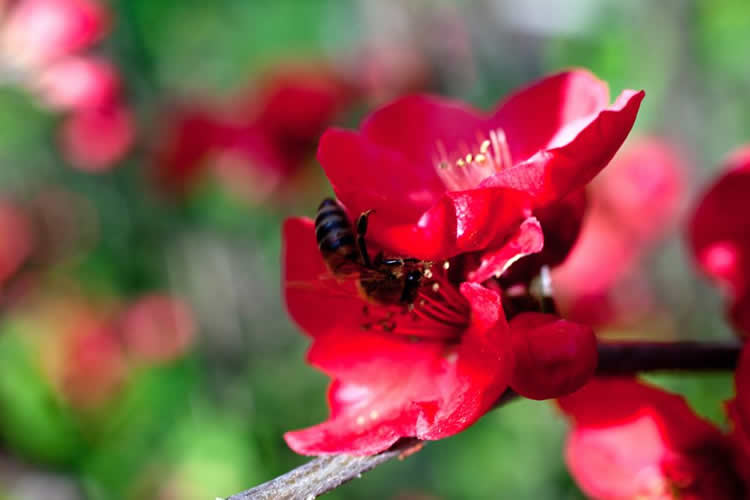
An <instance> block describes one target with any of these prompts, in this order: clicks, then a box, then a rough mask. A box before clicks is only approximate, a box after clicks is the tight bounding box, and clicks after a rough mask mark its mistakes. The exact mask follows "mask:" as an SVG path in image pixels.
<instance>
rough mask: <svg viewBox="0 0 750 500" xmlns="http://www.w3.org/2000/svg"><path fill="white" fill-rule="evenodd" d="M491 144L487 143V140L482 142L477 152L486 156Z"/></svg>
mask: <svg viewBox="0 0 750 500" xmlns="http://www.w3.org/2000/svg"><path fill="white" fill-rule="evenodd" d="M491 144H492V143H491V142H490V141H489V139H488V140H485V141H482V145H481V146H479V152H480V153H482V154H486V153H487V151H489V150H490V145H491Z"/></svg>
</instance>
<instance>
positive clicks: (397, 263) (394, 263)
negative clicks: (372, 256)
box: [382, 259, 406, 266]
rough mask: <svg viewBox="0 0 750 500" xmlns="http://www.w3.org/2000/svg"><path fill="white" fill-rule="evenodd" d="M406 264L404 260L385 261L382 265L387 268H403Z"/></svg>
mask: <svg viewBox="0 0 750 500" xmlns="http://www.w3.org/2000/svg"><path fill="white" fill-rule="evenodd" d="M404 262H406V261H405V260H404V259H383V260H382V264H384V265H386V266H401V265H403V264H404Z"/></svg>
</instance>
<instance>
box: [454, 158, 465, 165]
mask: <svg viewBox="0 0 750 500" xmlns="http://www.w3.org/2000/svg"><path fill="white" fill-rule="evenodd" d="M456 165H457V166H459V167H463V166H464V165H466V163H465V162H464V160H463V158H459V159H458V160H456Z"/></svg>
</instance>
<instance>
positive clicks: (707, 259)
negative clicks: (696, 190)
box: [688, 146, 750, 337]
mask: <svg viewBox="0 0 750 500" xmlns="http://www.w3.org/2000/svg"><path fill="white" fill-rule="evenodd" d="M723 170H724V173H723V174H722V176H721V177H720V178H719V179H718V180H717V181H716V182H715V183H714V184H713V186H711V187H710V188H709V189H708V190H707V191H706V193H705V194H704V195H703V198H702V199H701V201H700V202H699V203H698V206H697V208H696V210H695V213H694V214H693V216H692V219H691V220H690V225H689V228H688V229H689V232H688V242H689V245H690V249H691V250H692V253H693V257H694V258H695V261H696V263H697V265H698V267H699V268H700V269H701V271H703V272H704V273H705V274H706V275H707V276H709V277H710V278H712V279H713V280H714V281H716V282H717V283H718V284H719V285H720V286H721V287H722V289H723V290H724V292H725V293H726V295H727V296H728V297H729V301H730V303H729V318H730V320H731V321H732V323H733V325H734V326H735V328H736V329H737V331H738V332H739V333H740V334H741V335H742V336H743V337H746V336H748V335H750V312H749V311H750V218H748V215H747V214H748V209H750V147H748V146H745V147H743V148H741V149H739V150H738V151H736V152H735V153H734V154H732V155H731V156H730V157H729V159H728V160H727V161H726V162H725V165H724V169H723Z"/></svg>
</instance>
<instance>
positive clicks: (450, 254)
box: [284, 71, 643, 454]
mask: <svg viewBox="0 0 750 500" xmlns="http://www.w3.org/2000/svg"><path fill="white" fill-rule="evenodd" d="M642 96H643V94H642V93H635V92H630V91H628V92H626V93H624V94H623V96H621V98H620V99H619V100H618V102H617V103H616V104H615V105H614V106H613V107H612V108H611V109H604V106H605V105H606V100H607V96H606V88H605V87H604V86H603V84H602V83H601V82H599V81H597V80H595V79H594V78H593V77H592V76H591V75H590V74H588V73H586V72H580V71H579V72H571V73H566V74H561V75H557V76H554V77H551V78H549V79H546V80H543V81H541V82H539V83H537V84H535V85H533V86H531V87H530V88H529V89H527V90H525V91H522V92H521V93H519V94H517V95H515V96H514V97H512V98H511V99H509V100H508V101H507V102H506V103H505V104H504V105H503V106H501V107H500V109H499V110H498V111H497V112H496V113H495V114H494V115H491V116H490V117H483V116H481V115H479V114H478V113H475V112H473V111H471V110H469V109H467V108H465V107H463V106H461V105H459V104H457V103H448V102H445V101H442V100H439V99H437V98H431V97H424V96H414V97H407V98H404V99H401V100H399V101H396V102H395V103H394V104H391V105H389V106H386V107H385V108H383V109H381V110H380V111H377V112H376V113H375V114H373V115H372V116H371V117H370V118H369V119H368V120H366V121H365V123H364V125H363V130H362V132H360V133H356V132H346V131H341V130H331V131H328V132H327V133H326V134H325V135H324V137H323V139H322V141H321V145H320V149H319V152H318V157H319V159H320V161H321V163H322V164H323V167H324V168H325V170H326V173H327V174H328V177H329V179H330V180H331V183H332V184H333V187H334V190H335V191H336V193H337V195H338V196H339V198H340V200H341V201H342V202H343V203H344V205H345V207H346V209H347V210H348V212H349V219H350V220H353V219H354V218H355V217H356V216H357V215H359V214H360V213H363V212H366V211H370V210H374V212H373V213H372V215H371V217H370V219H369V221H370V223H371V225H370V228H371V230H369V231H368V233H367V235H368V245H369V246H370V248H371V249H373V251H381V250H382V251H383V252H384V253H385V255H389V256H400V257H410V258H417V259H424V261H430V264H429V268H428V271H429V272H425V273H424V275H423V279H422V281H421V282H420V286H419V288H418V290H417V295H416V299H415V300H414V302H413V303H411V304H410V305H409V306H408V307H407V306H406V305H405V304H402V305H399V306H387V305H382V304H380V305H379V304H377V303H372V302H368V301H367V300H365V299H364V298H363V297H362V295H361V294H360V293H359V292H358V290H357V286H356V280H355V281H351V282H347V281H344V282H339V281H337V280H336V279H334V278H333V276H330V274H329V273H328V271H327V268H326V266H325V264H324V261H323V258H322V257H321V253H320V250H319V249H318V248H317V246H316V243H315V241H316V238H315V230H314V226H313V223H312V221H310V220H306V219H290V220H289V221H287V223H286V225H285V227H284V264H285V273H284V280H285V295H286V303H287V307H288V310H289V313H290V315H291V316H292V318H293V319H294V320H295V322H296V323H297V324H298V325H299V326H300V327H301V328H302V329H303V330H304V331H305V332H306V333H308V334H309V335H310V336H312V337H313V345H312V347H311V349H310V352H309V354H308V361H309V362H310V363H311V364H313V365H315V366H316V367H318V368H320V369H321V370H323V371H324V372H326V373H327V374H329V375H330V376H331V377H333V379H334V381H333V383H332V385H331V389H330V393H329V403H330V406H331V416H330V418H329V420H327V421H326V422H324V423H322V424H319V425H317V426H315V427H311V428H309V429H305V430H301V431H295V432H290V433H287V434H286V440H287V443H288V444H289V445H290V446H291V447H292V448H293V449H294V450H295V451H297V452H299V453H303V454H326V453H354V454H370V453H376V452H379V451H382V450H384V449H386V448H388V447H389V446H391V445H392V444H393V443H394V442H395V441H396V440H398V439H399V438H401V437H409V436H415V437H418V438H420V439H440V438H443V437H446V436H449V435H452V434H455V433H456V432H459V431H461V430H463V429H464V428H466V427H467V426H469V425H471V424H472V423H473V422H474V421H475V420H476V419H478V418H479V417H480V416H481V415H482V414H483V413H484V412H485V411H487V410H488V409H489V408H490V407H491V406H492V404H493V403H494V402H495V401H496V400H497V398H498V396H499V395H500V394H502V392H503V391H504V390H505V388H506V387H507V386H508V385H510V386H511V387H512V388H513V389H514V390H516V391H517V392H519V393H520V394H521V395H523V396H526V397H530V398H536V399H545V398H550V397H557V396H560V395H562V394H567V393H569V392H571V391H573V390H576V389H577V388H578V387H580V386H581V385H582V384H583V383H585V382H586V380H588V378H589V377H591V375H592V374H593V371H594V368H595V366H596V358H597V356H596V345H595V339H594V336H593V332H592V331H591V329H590V328H588V327H584V326H582V325H576V324H573V323H570V322H567V321H564V320H560V319H559V318H557V317H555V316H552V315H545V314H541V313H539V312H524V311H535V310H536V311H538V308H536V309H535V308H533V307H531V308H520V309H516V308H515V307H514V306H512V305H511V304H510V302H513V298H512V297H511V296H506V294H505V291H504V290H503V289H502V287H501V286H500V283H499V282H498V281H497V280H494V279H492V278H493V276H496V275H499V274H502V273H503V272H505V271H506V270H507V269H509V268H510V266H511V265H512V264H513V263H514V262H516V261H517V260H518V259H519V258H521V257H523V256H525V255H530V254H534V253H537V252H540V250H541V249H542V244H543V242H544V236H546V235H543V229H542V228H543V222H542V223H541V224H540V221H539V220H537V218H535V217H534V216H532V215H531V213H532V211H534V210H538V213H539V215H540V216H542V215H544V218H545V220H548V221H550V220H554V219H555V214H554V213H551V212H545V210H547V209H550V210H551V209H552V207H554V206H556V205H557V206H562V204H563V203H569V200H568V199H567V197H568V196H569V195H572V196H577V195H576V194H575V193H576V192H577V191H580V189H581V188H582V187H583V186H584V185H585V184H586V183H587V182H588V181H589V180H590V178H591V177H593V175H595V174H596V173H597V172H598V171H599V170H600V169H601V168H603V167H604V165H605V164H606V163H607V162H608V161H609V159H610V158H611V156H612V155H613V154H614V152H615V151H616V149H617V148H618V147H619V145H620V143H621V142H622V141H623V140H624V138H625V136H626V135H627V133H628V131H629V130H630V128H631V126H632V124H633V120H634V119H635V113H636V112H637V109H638V105H639V103H640V100H641V98H642ZM546 112H549V115H548V116H547V115H545V113H546ZM503 131H504V132H503ZM511 132H512V133H511ZM505 133H508V137H507V139H506V138H505V135H504V134H505ZM475 141H476V142H477V148H476V149H475V150H473V151H472V150H470V149H469V146H468V145H469V144H471V143H472V142H475ZM513 157H515V158H517V159H520V160H522V161H520V162H517V163H514V162H513V161H512V158H513ZM573 205H576V204H575V203H573ZM548 232H549V233H550V234H555V228H554V227H550V228H548ZM550 240H552V241H554V239H553V238H550ZM479 251H485V253H484V254H482V255H480V254H479V253H478V252H479ZM540 263H541V262H540ZM326 275H328V277H326ZM479 283H486V287H485V286H482V285H480V284H479ZM507 301H510V302H507ZM402 306H403V307H402ZM504 307H508V308H509V310H511V315H512V318H511V321H510V323H508V322H507V320H506V316H505V311H504Z"/></svg>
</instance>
